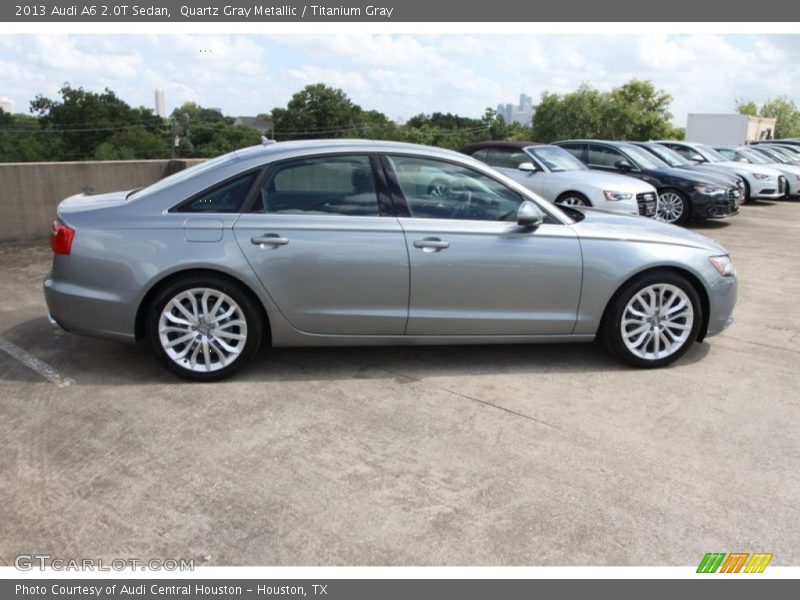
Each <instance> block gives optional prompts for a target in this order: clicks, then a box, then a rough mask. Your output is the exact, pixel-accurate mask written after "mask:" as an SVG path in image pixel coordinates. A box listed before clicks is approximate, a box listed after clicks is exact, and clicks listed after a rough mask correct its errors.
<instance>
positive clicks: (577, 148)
mask: <svg viewBox="0 0 800 600" xmlns="http://www.w3.org/2000/svg"><path fill="white" fill-rule="evenodd" d="M561 147H562V148H563V149H564V150H566V151H567V152H569V153H570V154H572V156H574V157H575V158H577V159H578V160H580V161H583V144H569V145H567V144H562V145H561Z"/></svg>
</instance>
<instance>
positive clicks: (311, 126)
mask: <svg viewBox="0 0 800 600" xmlns="http://www.w3.org/2000/svg"><path fill="white" fill-rule="evenodd" d="M272 120H273V122H274V124H275V139H277V140H292V139H309V138H314V137H326V138H341V137H353V136H354V135H359V134H360V135H363V133H360V132H362V131H364V111H363V110H362V109H361V107H360V106H359V105H358V104H355V103H354V102H353V101H352V100H350V98H348V96H347V94H345V93H344V91H342V90H341V89H339V88H332V87H329V86H327V85H325V84H324V83H315V84H312V85H307V86H306V87H305V88H304V89H303V90H301V91H299V92H297V93H296V94H294V95H293V96H292V98H291V100H289V103H288V104H287V105H286V108H280V107H276V108H274V109H272Z"/></svg>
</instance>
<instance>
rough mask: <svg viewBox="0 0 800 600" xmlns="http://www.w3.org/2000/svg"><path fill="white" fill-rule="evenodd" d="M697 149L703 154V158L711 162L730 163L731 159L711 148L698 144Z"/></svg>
mask: <svg viewBox="0 0 800 600" xmlns="http://www.w3.org/2000/svg"><path fill="white" fill-rule="evenodd" d="M697 148H698V149H699V150H700V152H702V153H703V156H705V157H706V158H707V159H708V160H709V161H711V162H730V159H729V158H725V156H723V155H722V154H720V153H719V152H717V151H716V150H714V149H713V148H712V147H711V146H706V145H705V144H697Z"/></svg>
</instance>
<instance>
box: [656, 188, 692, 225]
mask: <svg viewBox="0 0 800 600" xmlns="http://www.w3.org/2000/svg"><path fill="white" fill-rule="evenodd" d="M656 214H657V216H658V218H659V220H661V221H664V222H665V223H671V224H673V225H685V224H686V223H687V222H688V221H689V216H690V214H691V204H690V202H689V199H688V198H687V197H686V194H684V193H683V192H682V191H680V190H676V189H673V188H666V189H663V190H658V208H657V209H656Z"/></svg>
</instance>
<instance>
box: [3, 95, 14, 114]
mask: <svg viewBox="0 0 800 600" xmlns="http://www.w3.org/2000/svg"><path fill="white" fill-rule="evenodd" d="M0 110H1V111H3V112H7V113H13V112H14V101H13V100H12V99H11V98H6V97H5V96H0Z"/></svg>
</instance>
